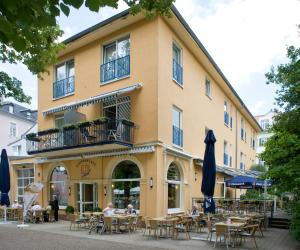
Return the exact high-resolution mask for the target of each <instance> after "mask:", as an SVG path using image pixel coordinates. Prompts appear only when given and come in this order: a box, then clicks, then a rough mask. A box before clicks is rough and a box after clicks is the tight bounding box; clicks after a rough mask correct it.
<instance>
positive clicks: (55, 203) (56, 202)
mask: <svg viewBox="0 0 300 250" xmlns="http://www.w3.org/2000/svg"><path fill="white" fill-rule="evenodd" d="M53 210H54V219H55V221H58V210H59V206H58V199H57V197H56V196H54V200H53Z"/></svg>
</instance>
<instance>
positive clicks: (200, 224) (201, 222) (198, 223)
mask: <svg viewBox="0 0 300 250" xmlns="http://www.w3.org/2000/svg"><path fill="white" fill-rule="evenodd" d="M194 225H195V231H196V233H199V232H200V233H201V229H202V228H203V227H204V226H205V221H204V219H203V215H199V216H197V217H196V218H194Z"/></svg>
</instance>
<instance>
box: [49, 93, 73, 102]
mask: <svg viewBox="0 0 300 250" xmlns="http://www.w3.org/2000/svg"><path fill="white" fill-rule="evenodd" d="M74 94H75V92H72V93H69V94H67V95H64V96H60V97H53V98H52V101H56V100H59V99H62V98H65V97H68V96H72V95H74Z"/></svg>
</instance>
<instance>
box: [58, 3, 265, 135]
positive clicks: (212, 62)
mask: <svg viewBox="0 0 300 250" xmlns="http://www.w3.org/2000/svg"><path fill="white" fill-rule="evenodd" d="M171 9H172V12H173V13H174V15H175V16H176V18H177V19H178V20H179V22H180V23H181V24H182V26H183V27H184V28H185V30H186V31H187V32H188V33H189V35H190V36H191V37H192V38H193V40H194V41H195V42H196V44H197V45H198V47H199V48H200V49H201V50H202V52H203V53H204V54H205V55H206V57H207V58H208V59H209V61H210V63H211V64H212V65H213V67H214V68H215V70H216V71H217V72H218V74H219V75H220V76H221V78H222V79H223V80H224V82H225V83H226V85H227V86H228V87H229V89H230V90H231V91H232V93H233V94H234V96H235V97H236V98H237V99H238V101H239V102H240V104H241V106H242V107H243V108H244V109H245V111H246V112H247V113H248V115H249V116H250V117H251V119H252V120H253V122H254V123H255V124H256V126H257V127H258V128H259V129H260V130H261V131H262V128H261V126H260V124H259V123H258V122H257V120H256V119H255V117H254V116H253V115H252V113H251V112H250V110H249V109H248V108H247V106H246V105H245V103H244V102H243V100H242V99H241V97H240V96H239V95H238V93H237V92H236V91H235V90H234V88H233V87H232V85H231V84H230V82H229V81H228V79H227V78H226V77H225V75H224V74H223V72H222V71H221V69H220V68H219V66H218V65H217V64H216V62H215V61H214V60H213V58H212V57H211V55H210V54H209V53H208V51H207V50H206V48H205V47H204V45H203V44H202V43H201V42H200V40H199V39H198V37H197V36H196V34H195V33H194V32H193V30H192V29H191V28H190V26H189V25H188V23H187V22H186V21H185V20H184V18H183V17H182V16H181V14H180V13H179V11H178V10H177V8H176V7H175V6H174V5H172V7H171ZM128 14H130V9H127V10H124V11H122V12H120V13H119V14H116V15H114V16H112V17H110V18H108V19H106V20H104V21H102V22H100V23H98V24H96V25H94V26H91V27H90V28H87V29H85V30H83V31H81V32H79V33H78V34H76V35H74V36H71V37H70V38H68V39H66V40H64V41H63V43H64V44H70V43H72V42H74V41H75V40H77V39H79V38H82V37H84V36H85V35H87V34H89V33H91V32H93V31H95V30H97V29H100V28H102V27H104V26H106V25H108V24H110V23H112V22H114V21H116V20H118V19H120V18H122V17H125V16H127V15H128Z"/></svg>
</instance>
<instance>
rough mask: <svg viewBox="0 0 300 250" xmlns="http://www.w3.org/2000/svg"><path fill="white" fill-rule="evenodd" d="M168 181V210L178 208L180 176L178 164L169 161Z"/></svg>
mask: <svg viewBox="0 0 300 250" xmlns="http://www.w3.org/2000/svg"><path fill="white" fill-rule="evenodd" d="M167 182H168V209H169V211H172V210H178V209H180V199H181V197H180V194H181V184H182V177H181V174H180V171H179V168H178V166H177V165H176V164H175V163H171V164H170V166H169V169H168V173H167Z"/></svg>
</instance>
